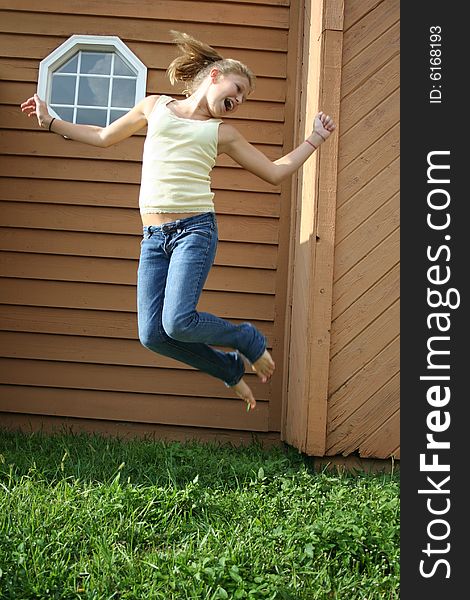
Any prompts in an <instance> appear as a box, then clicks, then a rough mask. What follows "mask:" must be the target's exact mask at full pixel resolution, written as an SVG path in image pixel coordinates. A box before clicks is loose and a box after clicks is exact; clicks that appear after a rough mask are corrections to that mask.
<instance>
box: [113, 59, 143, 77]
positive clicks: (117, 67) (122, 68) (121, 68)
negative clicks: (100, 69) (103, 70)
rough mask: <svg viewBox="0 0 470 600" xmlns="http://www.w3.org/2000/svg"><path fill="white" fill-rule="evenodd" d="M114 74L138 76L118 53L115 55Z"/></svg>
mask: <svg viewBox="0 0 470 600" xmlns="http://www.w3.org/2000/svg"><path fill="white" fill-rule="evenodd" d="M114 74H115V75H129V76H133V77H136V75H137V73H136V72H135V71H134V70H133V69H131V68H130V67H128V66H127V64H126V63H125V62H124V61H123V60H122V58H121V57H120V56H118V55H117V54H116V55H115V57H114Z"/></svg>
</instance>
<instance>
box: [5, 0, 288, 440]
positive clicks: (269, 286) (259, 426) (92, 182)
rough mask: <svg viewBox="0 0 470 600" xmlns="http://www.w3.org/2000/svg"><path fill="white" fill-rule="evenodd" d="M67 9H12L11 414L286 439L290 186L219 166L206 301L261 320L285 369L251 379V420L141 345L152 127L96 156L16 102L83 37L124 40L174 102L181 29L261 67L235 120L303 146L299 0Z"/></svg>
mask: <svg viewBox="0 0 470 600" xmlns="http://www.w3.org/2000/svg"><path fill="white" fill-rule="evenodd" d="M65 6H66V11H64V3H63V2H61V0H45V1H44V2H41V3H38V2H35V1H33V0H16V1H15V2H7V1H4V0H1V1H0V9H2V10H1V18H0V30H1V38H0V39H1V41H0V56H1V69H2V79H3V84H2V89H1V92H0V137H1V141H0V144H1V150H2V153H3V157H2V161H1V172H0V200H1V205H2V206H1V210H2V221H1V228H0V237H1V242H0V243H1V249H2V252H1V274H2V281H1V297H0V302H1V323H0V329H1V331H0V338H1V353H2V354H1V356H2V358H1V383H2V385H1V388H0V394H1V395H0V420H1V419H3V420H4V422H5V423H7V422H8V423H15V422H17V423H20V424H21V423H23V424H24V423H26V422H31V423H33V424H34V423H36V424H37V423H40V422H43V423H51V422H52V423H53V422H54V420H53V417H54V416H56V417H57V419H58V421H60V419H59V417H63V418H66V417H71V418H72V419H73V420H74V422H75V423H78V424H80V423H82V424H83V427H84V428H88V429H91V430H106V431H109V430H110V429H113V427H114V428H116V427H118V425H117V424H118V422H122V423H123V427H124V424H125V423H134V424H136V426H137V424H148V425H149V427H150V430H153V429H152V427H154V425H155V424H158V426H160V430H161V432H163V433H164V432H165V431H166V432H169V435H170V437H178V435H180V434H181V431H183V430H184V431H186V430H187V431H189V432H192V434H193V435H194V432H196V435H197V436H198V437H201V438H205V437H213V434H214V432H219V433H220V434H221V435H227V432H228V433H229V434H230V431H232V432H233V434H234V435H235V436H239V437H243V436H245V437H248V438H249V436H250V433H249V432H251V431H258V432H278V431H279V430H280V420H281V394H282V390H283V386H284V382H283V372H284V369H283V368H282V364H283V361H284V355H283V347H284V315H285V303H286V297H285V296H286V291H285V290H286V278H287V259H288V248H289V239H288V237H289V233H288V232H289V230H290V225H289V219H290V205H289V189H290V187H289V185H287V186H285V187H282V188H274V187H273V186H270V185H268V184H265V183H263V182H262V181H261V180H259V179H257V178H255V177H254V176H251V175H250V174H248V173H246V172H245V171H243V170H241V169H240V168H238V167H237V166H236V165H235V164H233V163H232V162H231V161H230V160H228V159H227V158H226V157H223V158H221V159H220V160H219V161H218V166H217V167H216V169H215V171H214V173H213V186H214V188H215V191H216V197H215V203H216V210H217V214H218V219H219V230H220V240H221V241H220V245H219V250H218V254H217V258H216V263H215V267H214V268H213V270H212V272H211V274H210V276H209V279H208V282H207V285H206V287H205V290H204V292H203V297H202V300H201V303H200V308H201V310H206V311H211V312H214V313H216V314H218V315H219V316H221V317H224V318H228V319H230V320H232V321H233V322H242V321H245V320H250V321H252V322H253V323H254V324H256V325H257V326H259V327H260V329H261V330H262V331H263V332H264V333H265V334H266V335H267V337H268V343H269V346H270V348H272V352H273V356H274V359H275V361H276V362H277V364H278V366H279V368H278V369H277V373H276V375H275V377H274V378H273V381H272V383H271V384H270V385H267V386H266V385H262V384H260V383H258V379H257V377H256V376H255V375H249V376H248V380H249V383H250V384H251V385H252V388H253V390H254V393H255V395H256V397H257V399H258V400H259V404H258V408H257V410H256V411H255V412H254V413H253V414H251V413H250V414H247V413H246V411H245V410H244V406H243V405H242V403H241V402H240V400H238V399H235V398H234V397H233V395H232V394H231V393H230V392H229V391H228V390H227V389H226V388H225V386H224V385H223V383H222V382H219V381H217V380H215V379H212V378H210V377H209V376H207V375H205V374H203V373H199V372H196V371H194V370H192V369H190V368H189V367H186V366H185V365H182V364H180V363H177V362H175V361H172V360H170V359H166V358H165V357H159V356H156V355H153V354H152V353H151V352H149V351H148V350H145V349H144V348H143V347H141V345H140V343H139V341H138V339H137V325H136V313H135V311H136V302H135V282H136V270H137V263H138V253H139V242H140V235H141V225H140V219H139V213H138V209H137V199H138V189H139V181H140V167H141V162H140V160H141V153H142V146H143V140H144V132H142V133H139V134H138V135H135V136H133V137H132V138H131V139H129V140H126V141H125V142H123V143H121V144H119V145H117V146H115V147H112V148H108V149H103V150H102V149H96V148H92V147H89V146H85V145H80V144H78V143H75V142H71V141H68V140H65V139H63V138H61V137H59V136H57V135H51V134H49V133H47V132H44V131H40V130H39V129H38V128H37V126H36V125H35V124H34V123H33V121H32V120H29V119H27V118H26V117H25V116H24V115H23V114H22V113H21V111H20V110H19V104H20V102H21V101H23V100H24V99H26V98H27V97H28V96H30V95H32V94H33V92H34V91H35V90H36V84H37V77H38V65H39V62H40V60H41V59H42V58H44V57H45V56H47V55H48V54H49V53H50V52H51V51H52V50H54V49H55V48H56V47H57V46H59V45H60V44H61V43H62V42H63V41H64V40H66V39H67V38H68V37H69V36H70V35H72V34H76V33H81V34H97V35H118V36H119V37H120V38H121V39H122V40H123V41H124V42H125V43H126V44H127V45H128V46H129V47H130V49H131V50H132V51H133V52H134V53H135V54H136V55H137V56H138V57H139V58H140V59H141V60H142V61H143V62H144V63H145V64H146V65H147V67H148V80H147V93H148V94H155V93H164V94H176V93H177V92H178V90H176V91H175V89H174V88H172V87H171V86H170V84H169V81H168V79H167V78H166V76H165V69H166V67H167V66H168V64H169V62H170V61H171V60H172V58H173V57H174V56H175V47H174V45H173V44H171V43H170V34H169V30H170V29H179V30H182V31H187V32H188V33H191V34H193V35H194V36H196V37H198V38H201V39H203V40H204V41H206V42H207V43H209V44H212V45H214V46H215V47H216V48H217V49H218V50H219V51H220V52H221V53H222V54H223V55H226V56H232V57H234V58H238V59H240V60H242V61H244V62H246V63H247V64H249V65H250V66H251V67H252V68H253V70H254V72H255V73H256V75H257V77H258V84H257V89H256V92H255V94H254V96H253V99H252V100H250V101H249V102H248V103H247V104H246V105H245V106H244V107H242V108H241V109H240V111H239V112H238V113H237V116H236V118H233V123H234V124H235V125H236V126H237V127H238V128H239V129H240V131H241V132H242V133H243V134H244V135H245V136H246V137H247V138H248V140H249V141H250V142H252V143H254V144H255V145H256V146H257V147H258V148H259V149H260V150H262V151H263V152H265V153H266V154H267V155H268V156H269V157H271V158H273V159H274V158H276V157H279V156H280V155H281V154H282V153H283V151H284V148H286V149H289V148H290V144H291V140H292V121H289V118H293V117H292V115H293V112H292V110H291V109H290V108H289V103H290V101H289V97H288V95H287V90H288V78H289V68H288V61H289V60H290V61H293V64H295V60H296V57H295V56H294V57H289V56H288V47H289V44H291V38H292V36H294V39H295V35H296V30H295V27H294V28H291V29H290V30H289V22H290V8H289V2H288V0H248V1H247V0H225V1H196V0H194V1H189V0H188V1H175V0H173V1H171V0H165V1H155V0H142V1H140V2H138V3H136V2H133V1H131V0H121V1H120V2H118V3H115V2H103V1H98V0H81V1H80V2H73V3H66V5H65ZM293 71H295V69H293ZM291 88H292V90H293V91H294V86H291ZM289 89H290V88H289ZM289 115H290V117H289ZM1 411H3V412H1ZM35 415H36V417H35ZM51 419H52V420H51ZM93 423H95V425H93ZM182 426H185V428H183V427H182ZM165 427H166V429H165ZM186 427H187V429H186ZM131 429H132V428H131ZM157 429H158V427H157ZM132 430H133V431H134V430H135V428H134V429H132ZM146 431H147V429H146ZM224 432H225V433H224ZM277 437H279V436H278V434H277Z"/></svg>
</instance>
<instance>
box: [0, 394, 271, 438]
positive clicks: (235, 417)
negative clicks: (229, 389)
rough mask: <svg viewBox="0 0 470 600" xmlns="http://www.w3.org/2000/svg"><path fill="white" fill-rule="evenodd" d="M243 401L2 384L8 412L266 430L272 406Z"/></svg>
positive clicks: (2, 404) (0, 407) (0, 402)
mask: <svg viewBox="0 0 470 600" xmlns="http://www.w3.org/2000/svg"><path fill="white" fill-rule="evenodd" d="M222 385H223V384H222ZM243 404H244V403H243V402H242V401H241V400H237V399H234V400H232V399H231V398H217V397H215V398H211V397H208V398H195V397H190V396H174V395H167V394H147V393H143V394H136V393H131V392H120V391H101V390H100V391H95V390H82V389H80V390H74V389H67V388H49V387H47V388H40V387H26V386H12V385H6V386H0V411H4V412H23V413H27V414H41V415H58V416H64V417H79V418H87V419H110V420H114V421H128V422H138V423H162V424H167V425H179V426H185V425H187V426H188V425H189V426H192V427H217V428H218V427H220V428H223V429H232V428H234V429H251V428H253V430H254V431H266V430H267V415H268V404H267V403H266V402H259V403H258V404H257V407H256V409H255V410H254V411H252V412H251V411H250V413H247V412H246V410H245V407H244V405H243Z"/></svg>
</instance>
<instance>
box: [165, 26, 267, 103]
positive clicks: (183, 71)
mask: <svg viewBox="0 0 470 600" xmlns="http://www.w3.org/2000/svg"><path fill="white" fill-rule="evenodd" d="M171 34H172V36H173V41H174V42H175V43H176V44H177V46H178V48H179V49H180V51H181V54H180V56H178V57H177V58H175V59H174V60H173V61H172V62H171V63H170V66H169V67H168V69H167V75H168V77H169V79H170V82H171V84H172V85H175V84H176V83H178V82H179V81H183V82H185V83H186V84H187V89H185V90H184V92H183V93H184V94H186V95H187V96H189V95H190V94H192V93H193V92H194V90H195V89H196V88H197V86H198V85H199V84H200V83H201V81H202V80H203V79H204V78H205V77H206V75H208V74H209V72H210V70H211V69H212V67H217V68H218V69H219V71H220V73H223V74H225V73H239V74H241V75H244V76H245V77H246V78H247V79H248V81H249V84H250V89H251V90H253V89H254V84H255V75H254V73H253V72H252V71H251V69H249V68H248V67H247V66H246V65H244V64H243V63H241V62H240V61H238V60H234V59H231V58H224V57H223V56H221V55H220V54H219V53H218V52H217V51H216V50H214V48H212V47H211V46H209V45H207V44H204V42H200V41H199V40H196V39H195V38H193V37H192V36H190V35H188V34H187V33H181V32H179V31H174V30H171Z"/></svg>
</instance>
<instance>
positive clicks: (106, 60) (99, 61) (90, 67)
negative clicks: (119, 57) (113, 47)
mask: <svg viewBox="0 0 470 600" xmlns="http://www.w3.org/2000/svg"><path fill="white" fill-rule="evenodd" d="M80 73H97V74H99V75H109V74H110V73H111V54H107V53H104V52H82V64H81V66H80Z"/></svg>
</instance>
